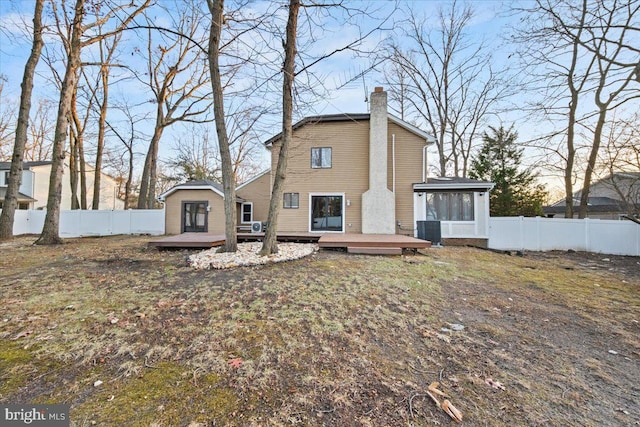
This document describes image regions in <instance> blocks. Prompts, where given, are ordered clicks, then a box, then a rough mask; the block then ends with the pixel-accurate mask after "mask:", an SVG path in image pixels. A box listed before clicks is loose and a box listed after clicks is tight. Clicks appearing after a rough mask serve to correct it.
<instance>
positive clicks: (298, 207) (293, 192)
mask: <svg viewBox="0 0 640 427" xmlns="http://www.w3.org/2000/svg"><path fill="white" fill-rule="evenodd" d="M287 194H297V195H298V205H297V206H296V207H293V205H292V206H289V207H286V206H285V205H284V198H285V195H287ZM282 209H300V193H299V192H297V191H290V192H288V193H283V194H282Z"/></svg>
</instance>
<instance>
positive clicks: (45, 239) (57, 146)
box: [36, 0, 151, 244]
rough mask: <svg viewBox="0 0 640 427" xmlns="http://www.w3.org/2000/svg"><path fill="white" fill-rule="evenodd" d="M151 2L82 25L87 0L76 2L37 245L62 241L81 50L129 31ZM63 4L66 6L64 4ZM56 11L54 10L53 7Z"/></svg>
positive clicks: (113, 11)
mask: <svg viewBox="0 0 640 427" xmlns="http://www.w3.org/2000/svg"><path fill="white" fill-rule="evenodd" d="M150 2H151V0H146V1H144V2H143V3H142V4H141V5H140V6H137V7H136V6H133V5H114V6H112V7H106V5H105V10H106V12H105V14H104V15H103V16H102V17H101V18H100V19H99V20H98V21H96V22H93V23H88V24H84V25H83V21H84V16H85V0H76V3H75V7H74V12H73V15H72V16H73V19H72V25H71V36H70V38H69V43H68V47H67V64H66V67H65V73H64V77H63V79H62V86H61V89H60V102H59V104H58V115H57V120H56V129H55V135H54V140H53V149H52V164H51V176H50V180H49V194H48V198H47V214H46V216H45V221H44V227H43V229H42V233H41V234H40V237H39V238H38V240H37V241H36V244H59V243H61V242H62V240H61V239H60V236H59V221H60V200H61V195H62V173H63V168H64V164H63V162H64V157H65V142H66V140H67V131H68V124H67V120H68V117H69V114H70V108H71V102H72V97H73V93H74V91H75V86H76V84H77V80H78V70H79V68H80V66H81V58H80V55H81V50H82V48H83V47H86V46H90V45H92V44H95V43H96V42H98V41H100V40H102V39H104V38H106V37H110V36H112V35H113V34H117V33H119V32H120V31H122V30H123V29H124V28H126V27H127V26H128V25H129V23H130V22H131V21H132V20H133V18H134V17H135V16H136V15H138V14H139V13H140V12H142V10H144V9H145V8H146V7H147V6H148V5H149V4H150ZM63 5H64V3H63ZM130 7H133V10H132V11H131V13H129V14H128V15H126V16H125V17H117V19H114V20H115V21H117V24H116V25H115V28H114V29H113V30H112V31H110V32H108V33H104V34H100V35H97V36H96V35H94V36H89V37H87V38H86V39H85V40H83V36H84V34H85V33H88V32H90V31H92V30H93V29H95V27H96V26H97V25H99V24H100V23H102V22H108V21H109V20H111V19H112V18H114V16H117V15H118V14H119V12H121V11H124V10H127V9H129V8H130ZM54 10H55V8H54Z"/></svg>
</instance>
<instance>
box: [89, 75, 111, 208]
mask: <svg viewBox="0 0 640 427" xmlns="http://www.w3.org/2000/svg"><path fill="white" fill-rule="evenodd" d="M100 74H101V77H102V105H100V117H99V119H98V143H97V147H96V164H95V170H94V175H93V202H92V204H91V209H93V210H97V209H100V180H101V178H102V155H103V152H104V131H105V126H106V121H107V108H108V102H109V69H108V67H107V65H106V64H103V65H102V67H101V70H100Z"/></svg>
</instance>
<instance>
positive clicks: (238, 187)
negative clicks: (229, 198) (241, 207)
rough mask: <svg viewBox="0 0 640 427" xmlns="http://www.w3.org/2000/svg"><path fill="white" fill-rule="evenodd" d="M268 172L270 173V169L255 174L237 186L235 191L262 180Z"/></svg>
mask: <svg viewBox="0 0 640 427" xmlns="http://www.w3.org/2000/svg"><path fill="white" fill-rule="evenodd" d="M269 172H271V169H265V170H263V171H262V172H260V173H257V174H255V175H254V176H252V177H251V178H249V179H248V180H246V181H245V182H243V183H242V184H240V185H238V186H237V187H236V191H238V190H240V189H241V188H243V187H244V186H246V185H249V184H251V183H252V182H253V181H256V180H258V179H260V178H262V177H263V176H264V175H266V174H267V173H269Z"/></svg>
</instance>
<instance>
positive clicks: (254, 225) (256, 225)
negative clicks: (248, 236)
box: [251, 221, 262, 233]
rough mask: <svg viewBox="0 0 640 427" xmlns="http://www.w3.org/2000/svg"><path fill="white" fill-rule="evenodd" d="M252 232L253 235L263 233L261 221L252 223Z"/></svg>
mask: <svg viewBox="0 0 640 427" xmlns="http://www.w3.org/2000/svg"><path fill="white" fill-rule="evenodd" d="M251 232H252V233H261V232H262V222H260V221H251Z"/></svg>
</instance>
